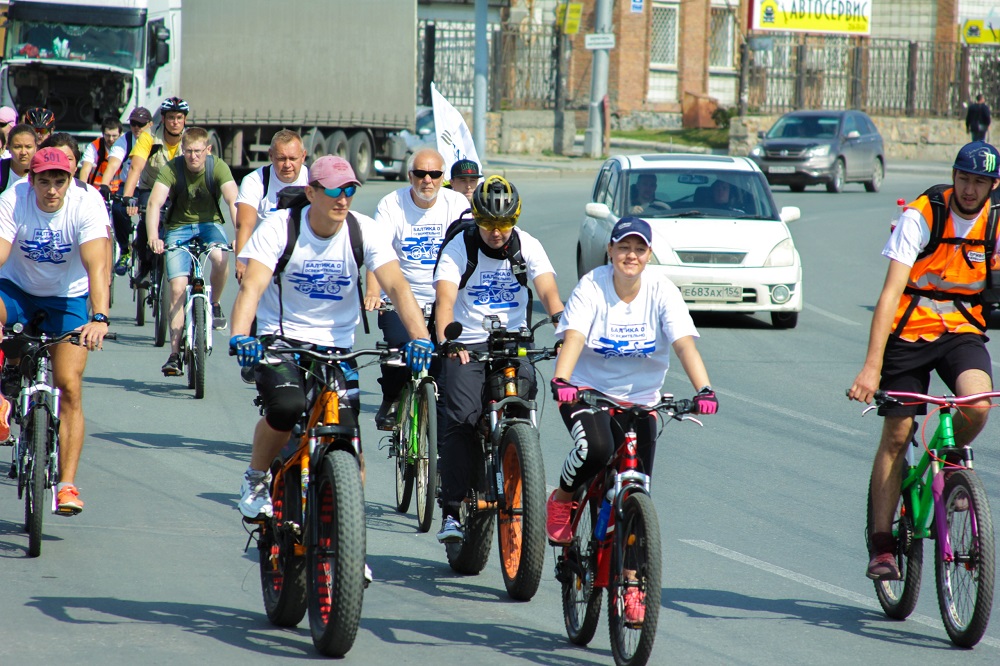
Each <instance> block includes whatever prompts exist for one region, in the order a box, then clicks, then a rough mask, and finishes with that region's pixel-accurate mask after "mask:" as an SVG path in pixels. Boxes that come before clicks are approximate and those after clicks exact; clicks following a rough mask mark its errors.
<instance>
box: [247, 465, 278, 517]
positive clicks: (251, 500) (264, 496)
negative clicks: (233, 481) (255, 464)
mask: <svg viewBox="0 0 1000 666" xmlns="http://www.w3.org/2000/svg"><path fill="white" fill-rule="evenodd" d="M270 485H271V473H270V472H257V471H253V472H251V471H250V470H247V472H246V474H244V475H243V485H242V486H240V513H242V514H243V515H244V516H246V517H247V518H260V517H262V516H263V517H266V518H270V517H271V516H272V515H273V512H274V509H273V507H272V506H271V491H270V490H268V488H269V487H270Z"/></svg>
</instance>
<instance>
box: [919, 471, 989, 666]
mask: <svg viewBox="0 0 1000 666" xmlns="http://www.w3.org/2000/svg"><path fill="white" fill-rule="evenodd" d="M942 501H943V502H944V503H945V504H944V506H945V515H946V516H947V524H948V534H949V539H950V541H951V548H952V551H953V553H954V559H953V560H952V561H951V562H945V561H944V559H943V558H942V556H941V548H940V545H939V546H938V548H935V557H934V564H935V567H934V570H935V573H936V576H935V579H936V581H937V592H938V606H939V608H940V609H941V619H942V620H944V628H945V631H947V632H948V637H949V638H951V642H952V643H954V644H955V645H958V646H959V647H964V648H971V647H972V646H974V645H975V644H976V643H978V642H979V641H980V639H982V637H983V635H984V634H985V633H986V626H987V625H988V624H989V621H990V611H991V610H992V608H993V583H994V576H995V571H996V562H995V560H994V557H995V545H994V542H993V518H992V514H991V512H990V504H989V500H988V499H987V497H986V489H985V488H983V484H982V482H981V481H980V480H979V477H978V476H976V474H975V472H973V471H972V470H958V471H954V472H950V473H949V474H948V478H947V479H946V480H945V484H944V495H943V496H942ZM962 501H964V502H966V504H967V508H966V510H965V511H960V510H957V509H956V502H962Z"/></svg>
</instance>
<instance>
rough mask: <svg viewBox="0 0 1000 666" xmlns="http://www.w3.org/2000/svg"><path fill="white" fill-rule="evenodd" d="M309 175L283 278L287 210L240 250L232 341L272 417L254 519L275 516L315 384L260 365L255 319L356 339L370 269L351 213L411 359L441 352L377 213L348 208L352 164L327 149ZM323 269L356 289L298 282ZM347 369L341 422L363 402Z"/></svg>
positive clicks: (265, 429) (248, 507) (312, 339)
mask: <svg viewBox="0 0 1000 666" xmlns="http://www.w3.org/2000/svg"><path fill="white" fill-rule="evenodd" d="M308 173H309V185H307V186H306V188H305V193H306V196H307V197H308V199H309V203H310V205H309V206H307V207H306V208H304V209H303V210H302V211H301V212H300V220H301V225H300V231H299V236H298V239H297V241H296V243H295V245H294V248H293V251H292V253H291V256H290V257H289V259H288V263H287V265H286V266H285V269H284V270H282V271H281V273H280V275H279V276H278V280H274V279H273V278H274V270H275V268H276V266H277V264H278V260H279V258H280V257H281V256H282V254H283V252H284V250H285V246H286V243H287V242H288V216H289V211H288V210H285V209H283V210H278V211H275V212H274V213H271V214H270V215H268V216H267V217H266V218H265V219H264V221H263V222H261V224H260V225H259V226H258V227H257V229H256V231H255V232H254V233H253V235H252V236H251V237H250V240H249V241H248V242H247V244H246V245H245V246H244V248H243V252H242V253H241V257H242V259H243V261H244V262H246V265H247V268H246V272H245V273H244V274H243V281H242V282H241V283H240V290H239V292H238V293H237V295H236V303H235V304H234V305H233V312H232V319H233V336H232V338H230V340H229V346H230V348H231V349H234V350H236V352H237V359H238V360H239V362H240V365H241V366H244V367H248V366H256V371H255V378H256V382H257V391H258V392H259V393H260V397H261V400H262V403H263V405H264V417H263V418H262V419H261V420H260V421H259V422H258V423H257V427H256V429H255V431H254V437H253V452H252V454H251V457H250V466H249V467H248V468H247V470H246V473H245V474H244V477H243V485H242V488H241V490H240V495H241V497H240V503H239V508H240V511H241V512H242V513H243V515H244V516H246V517H248V518H256V517H257V516H260V515H262V514H263V515H265V516H270V515H271V512H272V507H271V497H270V494H269V491H268V485H269V484H270V481H271V479H270V474H269V472H268V469H269V468H270V466H271V462H272V461H273V460H274V458H275V457H276V456H277V455H278V453H279V452H280V451H281V448H282V447H283V446H284V445H285V444H287V443H288V438H289V435H290V432H291V430H292V428H293V427H294V426H295V423H296V422H297V421H298V419H299V416H300V415H301V414H302V412H303V411H305V409H306V406H307V401H306V394H305V391H306V389H307V388H308V387H307V386H306V382H305V378H304V376H303V373H302V372H301V371H299V370H298V369H296V368H295V367H294V366H293V365H291V364H290V363H283V364H281V365H257V363H258V362H259V361H260V360H261V354H262V346H261V343H260V342H259V341H258V339H257V338H255V337H252V336H250V335H249V333H250V322H251V321H252V320H253V319H254V316H255V314H256V317H257V330H258V332H259V333H260V334H261V335H273V334H276V333H282V334H283V335H286V336H288V337H290V338H293V339H295V340H299V341H301V342H302V343H305V344H312V345H317V346H320V347H327V348H335V349H338V350H348V349H350V348H351V347H352V346H353V345H354V329H355V328H356V327H357V325H358V321H359V318H360V315H359V307H358V300H359V299H358V294H357V289H358V281H357V278H358V276H359V275H360V271H361V270H363V268H362V267H361V266H356V265H355V264H354V258H353V253H352V249H351V238H350V233H349V230H348V229H347V228H345V227H346V226H347V225H345V220H346V219H347V216H348V215H349V214H351V215H355V216H356V217H357V219H358V220H359V223H360V226H361V227H362V228H363V229H364V232H363V236H364V238H363V245H364V264H365V267H367V268H368V269H369V270H370V271H373V272H374V273H375V274H376V275H377V276H378V278H379V281H380V282H381V284H382V285H383V287H384V288H385V290H386V291H387V292H388V294H389V295H390V297H391V298H392V300H393V302H394V303H395V304H396V306H397V309H398V312H399V313H400V317H401V318H402V320H403V322H404V323H405V325H406V330H407V331H408V332H409V333H410V336H411V337H412V338H413V342H411V343H409V345H408V346H407V361H408V362H409V363H410V364H411V365H413V366H414V367H415V368H416V369H421V368H423V367H426V364H427V363H428V362H429V358H430V352H431V351H433V345H431V343H430V340H429V339H428V338H429V335H428V332H427V328H426V326H425V325H424V316H423V313H422V312H421V311H420V309H419V307H418V306H417V303H416V300H415V299H414V298H413V295H412V294H411V293H410V288H409V285H408V284H407V282H406V278H405V277H404V276H403V274H402V272H401V271H400V269H399V262H398V260H397V259H396V254H395V252H393V249H392V245H391V242H390V239H389V236H388V234H386V233H384V232H382V231H380V229H379V227H378V226H377V225H376V224H375V223H374V220H372V219H371V218H369V217H367V216H365V215H360V214H357V213H351V212H350V206H351V200H352V197H353V196H354V193H355V192H356V191H357V188H358V186H359V183H358V179H357V178H356V177H355V175H354V170H353V169H352V168H351V165H350V163H349V162H348V161H347V160H345V159H343V158H341V157H335V156H332V155H327V156H325V157H321V158H320V159H318V160H316V162H315V163H313V165H312V166H311V167H310V168H309V172H308ZM315 274H320V275H322V276H323V277H324V279H325V280H328V281H329V280H334V279H346V281H347V282H349V283H350V285H352V286H350V287H346V288H345V289H344V290H342V291H341V292H340V293H339V294H338V295H339V296H341V298H339V299H329V298H324V294H323V293H322V292H317V291H309V292H307V291H305V290H299V289H298V288H297V285H299V284H301V280H296V277H299V278H301V277H302V276H304V275H315ZM345 292H346V293H345ZM258 304H259V307H258ZM346 370H347V372H346V373H344V374H345V376H344V377H341V378H340V380H339V381H338V391H339V392H340V395H341V403H340V404H341V419H342V420H341V422H342V423H345V424H357V422H358V418H357V417H358V414H359V412H360V404H359V388H358V380H357V370H356V365H354V364H351V366H350V367H348V368H346ZM348 406H349V409H348V408H347V407H348ZM361 460H362V461H363V460H364V458H363V457H362V458H361ZM362 469H363V463H362Z"/></svg>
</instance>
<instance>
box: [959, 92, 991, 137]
mask: <svg viewBox="0 0 1000 666" xmlns="http://www.w3.org/2000/svg"><path fill="white" fill-rule="evenodd" d="M989 129H990V107H989V105H988V104H987V103H986V98H985V97H983V95H982V94H979V95H976V102H975V103H974V104H970V105H969V110H968V111H966V113H965V131H966V132H968V133H969V135H970V136H971V137H972V140H973V141H986V132H987V131H988V130H989Z"/></svg>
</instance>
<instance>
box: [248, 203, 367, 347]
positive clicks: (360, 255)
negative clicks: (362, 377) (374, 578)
mask: <svg viewBox="0 0 1000 666" xmlns="http://www.w3.org/2000/svg"><path fill="white" fill-rule="evenodd" d="M305 189H306V188H305V187H303V186H302V185H289V186H288V187H285V188H283V189H282V190H281V191H280V192H278V200H277V208H278V209H279V210H280V209H282V208H288V209H289V213H288V229H287V234H286V240H285V249H284V250H283V251H282V253H281V256H280V257H278V263H277V264H275V266H274V282H275V284H277V285H278V309H279V311H280V312H279V316H280V319H279V322H280V321H281V320H283V319H284V307H283V306H282V299H281V274H282V273H283V272H284V271H285V268H286V267H287V266H288V262H289V260H290V259H291V258H292V252H294V251H295V243H296V241H298V239H299V230H300V227H301V226H302V209H303V208H305V207H306V206H307V205H309V199H308V198H307V197H306V192H305ZM264 191H265V192H266V191H267V186H266V185H265V189H264ZM346 224H347V234H348V237H349V238H350V241H351V253H352V254H353V255H354V264H355V265H356V266H357V269H358V281H357V284H356V285H355V287H356V288H357V291H358V302H359V305H360V307H361V321H362V323H363V324H364V327H365V333H370V331H369V329H368V314H367V313H366V312H365V293H364V290H363V288H362V279H361V278H362V275H363V274H364V271H365V247H364V237H363V236H362V235H361V225H360V224H358V218H356V217H355V216H354V213H351V212H348V213H347V220H346ZM282 334H284V331H282Z"/></svg>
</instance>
